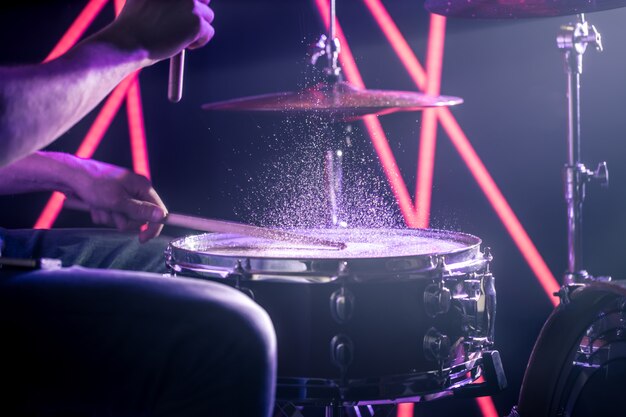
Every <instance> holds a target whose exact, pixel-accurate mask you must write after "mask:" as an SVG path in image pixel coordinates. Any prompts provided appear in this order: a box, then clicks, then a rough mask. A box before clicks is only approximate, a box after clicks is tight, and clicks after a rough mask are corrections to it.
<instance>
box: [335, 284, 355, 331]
mask: <svg viewBox="0 0 626 417" xmlns="http://www.w3.org/2000/svg"><path fill="white" fill-rule="evenodd" d="M330 313H331V315H332V317H333V319H335V321H336V322H337V323H339V324H344V323H346V322H348V321H349V320H350V318H352V314H353V313H354V294H353V293H352V292H351V291H350V290H348V289H347V288H346V287H344V286H342V287H341V288H340V289H338V290H337V291H335V292H334V293H332V294H331V296H330Z"/></svg>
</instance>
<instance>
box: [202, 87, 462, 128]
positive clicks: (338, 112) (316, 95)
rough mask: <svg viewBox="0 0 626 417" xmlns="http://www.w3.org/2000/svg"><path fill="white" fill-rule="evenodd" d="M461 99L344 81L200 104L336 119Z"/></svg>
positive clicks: (423, 107)
mask: <svg viewBox="0 0 626 417" xmlns="http://www.w3.org/2000/svg"><path fill="white" fill-rule="evenodd" d="M462 102H463V99H461V98H458V97H450V96H429V95H426V94H422V93H418V92H411V91H393V90H366V89H361V88H357V87H355V86H354V85H352V84H350V83H347V82H345V81H338V82H335V83H332V84H328V83H319V84H316V85H314V86H312V87H309V88H306V89H304V90H301V91H294V92H281V93H272V94H263V95H258V96H251V97H243V98H237V99H232V100H226V101H219V102H214V103H207V104H204V105H203V106H202V108H203V109H204V110H231V111H261V112H284V113H313V114H321V115H324V116H330V117H334V118H339V119H354V118H360V117H362V116H365V115H381V114H388V113H393V112H397V111H414V110H422V109H425V108H430V107H438V106H453V105H456V104H460V103H462Z"/></svg>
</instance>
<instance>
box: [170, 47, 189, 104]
mask: <svg viewBox="0 0 626 417" xmlns="http://www.w3.org/2000/svg"><path fill="white" fill-rule="evenodd" d="M184 71H185V50H184V49H183V50H182V51H180V52H179V53H178V54H176V55H174V56H173V57H171V58H170V74H169V79H168V83H167V98H168V99H169V100H170V101H171V102H172V103H178V102H179V101H180V99H181V98H182V97H183V74H184Z"/></svg>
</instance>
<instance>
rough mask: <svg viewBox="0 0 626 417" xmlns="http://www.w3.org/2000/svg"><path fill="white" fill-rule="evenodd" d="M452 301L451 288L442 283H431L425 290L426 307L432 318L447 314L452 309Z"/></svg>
mask: <svg viewBox="0 0 626 417" xmlns="http://www.w3.org/2000/svg"><path fill="white" fill-rule="evenodd" d="M451 303H452V294H451V292H450V290H449V289H448V288H446V287H444V286H443V285H441V284H430V285H429V286H427V287H426V289H425V290H424V309H425V310H426V314H427V315H428V316H429V317H431V318H435V317H437V316H438V315H441V314H446V313H447V312H448V311H449V310H450V304H451Z"/></svg>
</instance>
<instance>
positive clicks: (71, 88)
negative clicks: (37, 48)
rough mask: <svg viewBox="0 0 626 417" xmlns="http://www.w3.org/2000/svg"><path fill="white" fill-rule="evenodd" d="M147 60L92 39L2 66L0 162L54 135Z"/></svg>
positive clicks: (22, 154) (28, 151) (15, 157)
mask: <svg viewBox="0 0 626 417" xmlns="http://www.w3.org/2000/svg"><path fill="white" fill-rule="evenodd" d="M145 62H146V61H145V58H144V57H142V56H141V54H137V53H135V54H133V53H131V52H128V51H123V50H119V49H117V48H116V47H115V46H113V45H112V44H109V43H107V42H101V41H90V42H87V43H85V44H83V45H79V46H78V47H77V48H76V49H75V50H73V51H71V52H70V53H68V55H66V56H63V57H61V58H58V59H56V60H54V61H51V62H49V63H46V64H41V65H33V66H25V67H16V68H4V69H0V166H4V165H8V164H10V163H11V162H14V161H16V160H18V159H20V158H23V157H25V156H27V155H29V154H31V153H32V152H34V151H36V150H38V149H41V148H43V147H45V146H46V145H48V144H49V143H51V142H52V141H54V140H55V139H56V138H58V137H59V136H60V135H62V134H63V133H65V132H66V131H67V130H68V129H69V128H70V127H72V126H73V125H74V124H75V123H76V122H78V121H79V120H81V119H82V118H83V117H84V116H85V115H86V114H87V113H88V112H90V111H91V110H92V109H93V108H94V107H95V106H96V105H97V104H98V103H100V102H101V100H102V99H103V98H104V97H106V95H107V94H108V93H109V92H110V91H111V90H112V89H113V88H114V87H115V86H116V85H117V84H118V83H119V82H120V81H121V80H122V79H123V78H124V77H126V76H127V75H129V74H131V73H132V72H133V71H134V70H136V69H138V68H140V67H141V66H142V65H144V64H145Z"/></svg>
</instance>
